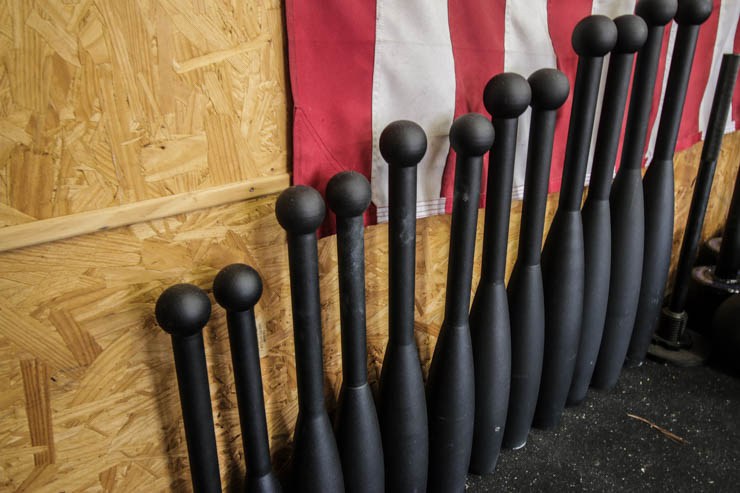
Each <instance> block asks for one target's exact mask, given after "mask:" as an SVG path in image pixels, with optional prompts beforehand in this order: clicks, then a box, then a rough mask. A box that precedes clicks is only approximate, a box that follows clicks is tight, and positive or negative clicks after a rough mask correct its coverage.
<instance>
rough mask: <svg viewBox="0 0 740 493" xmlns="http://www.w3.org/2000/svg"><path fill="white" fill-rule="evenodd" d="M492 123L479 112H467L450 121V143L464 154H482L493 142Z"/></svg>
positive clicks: (459, 152) (458, 151) (456, 150)
mask: <svg viewBox="0 0 740 493" xmlns="http://www.w3.org/2000/svg"><path fill="white" fill-rule="evenodd" d="M493 136H494V132H493V125H491V122H490V121H488V118H486V117H485V116H483V115H481V114H480V113H467V114H465V115H462V116H461V117H458V118H457V119H456V120H455V121H454V122H452V127H451V128H450V145H451V146H452V148H453V149H455V152H457V153H458V154H462V155H464V156H482V155H483V154H485V153H486V152H488V150H489V149H490V148H491V145H492V144H493Z"/></svg>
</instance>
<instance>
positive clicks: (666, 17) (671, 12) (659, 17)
mask: <svg viewBox="0 0 740 493" xmlns="http://www.w3.org/2000/svg"><path fill="white" fill-rule="evenodd" d="M677 10H678V2H677V1H676V0H640V1H639V2H637V5H636V6H635V14H637V15H639V16H640V17H642V18H643V19H645V22H646V23H647V25H648V26H665V25H666V24H668V23H669V22H671V20H673V17H674V16H675V15H676V11H677Z"/></svg>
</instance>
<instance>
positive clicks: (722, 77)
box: [656, 54, 740, 348]
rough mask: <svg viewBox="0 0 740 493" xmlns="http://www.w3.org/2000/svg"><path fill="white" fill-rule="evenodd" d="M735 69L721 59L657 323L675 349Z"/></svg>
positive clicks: (738, 62)
mask: <svg viewBox="0 0 740 493" xmlns="http://www.w3.org/2000/svg"><path fill="white" fill-rule="evenodd" d="M738 67H740V55H733V54H727V55H725V56H724V57H723V58H722V65H721V67H720V72H719V78H718V80H717V88H716V90H715V93H714V101H713V102H712V111H711V113H710V115H709V122H708V125H707V133H706V137H705V139H704V147H703V148H702V151H701V159H700V162H699V170H698V171H697V173H696V181H695V182H694V194H693V195H692V197H691V207H690V208H689V215H688V218H687V219H686V229H685V230H684V235H683V242H682V243H681V253H680V255H679V257H678V264H677V266H676V280H675V282H674V284H673V290H672V292H671V297H670V301H669V303H668V305H667V306H664V307H663V310H662V312H661V317H660V323H659V324H658V329H657V331H656V336H658V337H659V338H660V339H661V341H662V342H663V344H665V345H668V346H669V347H675V348H678V347H680V346H681V345H682V341H681V335H682V333H683V331H684V329H685V323H686V321H687V320H688V317H687V315H686V313H685V311H684V309H685V307H686V298H687V295H688V292H689V286H690V284H691V270H692V268H693V266H694V260H695V259H696V254H697V252H698V250H699V242H700V241H701V230H702V227H703V226H704V216H705V214H706V211H707V204H708V202H709V194H710V192H711V191H712V181H713V179H714V170H715V169H716V167H717V158H718V157H719V150H720V147H721V146H722V135H723V134H724V128H725V122H726V121H727V115H728V113H729V111H730V106H731V105H732V95H733V91H734V89H735V80H736V79H737V72H738ZM715 271H716V269H715Z"/></svg>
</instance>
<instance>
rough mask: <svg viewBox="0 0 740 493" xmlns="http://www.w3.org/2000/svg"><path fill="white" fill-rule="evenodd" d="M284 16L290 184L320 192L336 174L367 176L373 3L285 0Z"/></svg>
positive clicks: (328, 228)
mask: <svg viewBox="0 0 740 493" xmlns="http://www.w3.org/2000/svg"><path fill="white" fill-rule="evenodd" d="M285 11H286V24H287V31H288V45H289V58H288V60H289V64H290V82H291V91H292V94H293V183H294V184H297V185H310V186H312V187H314V188H316V189H318V190H319V191H320V192H321V193H322V194H323V193H324V190H325V188H326V183H327V182H328V181H329V179H330V178H331V177H332V176H333V175H334V174H335V173H337V172H339V171H343V170H355V171H359V172H361V173H362V174H364V175H365V176H366V177H367V178H368V179H370V173H371V165H372V113H371V106H372V82H373V60H374V52H375V2H374V1H363V2H345V1H343V0H324V1H323V2H321V6H320V7H319V6H317V5H315V4H314V3H313V2H306V1H302V0H287V2H286V10H285ZM371 212H372V216H373V217H371V218H369V219H370V220H371V221H372V222H375V217H374V216H375V214H374V210H373V211H371ZM367 219H368V218H366V220H367ZM334 224H335V221H334V217H333V216H332V215H331V214H329V215H327V220H326V221H325V222H324V225H323V227H322V231H321V232H322V234H330V233H331V232H333V231H334Z"/></svg>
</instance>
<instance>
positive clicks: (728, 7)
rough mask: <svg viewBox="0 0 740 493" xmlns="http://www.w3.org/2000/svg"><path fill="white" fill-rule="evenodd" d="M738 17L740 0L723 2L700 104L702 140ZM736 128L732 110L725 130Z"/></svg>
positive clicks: (732, 41)
mask: <svg viewBox="0 0 740 493" xmlns="http://www.w3.org/2000/svg"><path fill="white" fill-rule="evenodd" d="M738 18H740V2H738V1H734V2H733V1H724V2H722V4H721V5H720V9H719V19H718V24H717V36H716V38H715V40H714V52H713V54H712V69H711V71H710V72H709V79H708V80H707V87H706V88H705V89H704V96H703V97H702V100H701V106H699V129H700V130H701V138H702V140H704V138H705V137H706V135H705V134H706V132H707V125H708V123H709V113H710V112H711V111H712V100H713V99H714V90H715V89H716V86H717V78H718V77H719V67H720V64H721V63H722V55H723V54H724V53H732V50H733V48H734V43H735V33H736V31H737V22H738ZM735 128H736V122H734V121H732V111H730V113H729V114H728V116H727V122H726V124H725V132H733V131H734V130H735Z"/></svg>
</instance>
